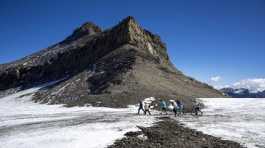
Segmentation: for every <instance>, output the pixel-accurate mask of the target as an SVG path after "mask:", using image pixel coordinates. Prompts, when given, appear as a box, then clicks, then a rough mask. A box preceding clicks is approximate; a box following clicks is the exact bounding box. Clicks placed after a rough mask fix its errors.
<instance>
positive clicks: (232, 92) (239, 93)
mask: <svg viewBox="0 0 265 148" xmlns="http://www.w3.org/2000/svg"><path fill="white" fill-rule="evenodd" d="M220 91H221V92H223V93H224V94H226V95H227V96H230V97H233V98H265V90H264V91H257V92H251V91H249V89H247V88H230V87H228V88H222V89H220Z"/></svg>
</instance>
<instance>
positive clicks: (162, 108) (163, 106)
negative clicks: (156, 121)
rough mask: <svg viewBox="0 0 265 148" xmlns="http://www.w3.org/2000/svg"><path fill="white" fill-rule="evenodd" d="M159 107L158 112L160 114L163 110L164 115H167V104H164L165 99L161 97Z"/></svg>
mask: <svg viewBox="0 0 265 148" xmlns="http://www.w3.org/2000/svg"><path fill="white" fill-rule="evenodd" d="M160 109H161V112H160V114H162V113H163V112H165V113H166V115H167V104H166V101H164V100H162V99H161V100H160Z"/></svg>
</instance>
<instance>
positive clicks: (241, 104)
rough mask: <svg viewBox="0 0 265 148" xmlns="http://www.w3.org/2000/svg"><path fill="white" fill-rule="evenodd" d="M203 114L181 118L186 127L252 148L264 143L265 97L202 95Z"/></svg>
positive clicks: (262, 147) (262, 146) (260, 147)
mask: <svg viewBox="0 0 265 148" xmlns="http://www.w3.org/2000/svg"><path fill="white" fill-rule="evenodd" d="M198 100H200V101H202V102H203V103H204V105H205V109H203V112H204V115H203V116H198V117H194V116H190V115H186V116H184V117H182V118H179V119H178V120H180V121H181V122H183V123H184V124H185V125H186V126H187V127H189V128H193V129H197V130H198V131H202V132H203V133H206V134H209V135H213V136H216V137H221V138H222V139H226V140H233V141H237V142H239V143H241V144H242V145H244V146H246V147H249V148H264V147H265V98H199V99H198Z"/></svg>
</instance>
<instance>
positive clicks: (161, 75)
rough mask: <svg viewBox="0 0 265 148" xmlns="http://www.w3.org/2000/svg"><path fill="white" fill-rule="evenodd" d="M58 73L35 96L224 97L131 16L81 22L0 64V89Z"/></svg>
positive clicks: (76, 99)
mask: <svg viewBox="0 0 265 148" xmlns="http://www.w3.org/2000/svg"><path fill="white" fill-rule="evenodd" d="M58 79H61V81H60V82H58V83H56V84H55V85H53V86H51V87H49V88H46V89H43V90H40V91H39V92H38V93H37V94H35V97H34V100H35V101H36V102H42V103H50V104H57V103H65V104H67V105H69V106H72V105H84V104H87V103H89V104H92V105H98V106H113V107H124V106H126V105H128V104H135V103H137V101H138V100H140V99H143V98H144V97H150V96H154V97H161V98H164V99H175V98H179V99H180V100H182V101H184V102H185V103H186V105H187V107H190V106H191V103H192V98H196V97H223V95H222V93H220V92H219V91H217V90H215V89H213V88H212V87H210V86H208V85H206V84H204V83H201V82H198V81H196V80H194V79H192V78H190V77H187V76H185V75H184V74H183V73H181V72H180V71H179V70H177V69H176V68H175V67H174V66H173V64H172V63H171V61H170V60H169V57H168V54H167V50H166V46H165V44H164V43H163V42H162V41H161V40H160V37H159V36H157V35H154V34H152V33H151V32H149V31H147V30H145V29H143V28H141V27H140V26H139V25H138V24H137V22H136V21H135V19H134V18H133V17H127V18H125V19H124V20H122V21H121V22H120V23H119V24H118V25H116V26H114V27H113V28H110V29H108V30H105V31H101V29H100V28H99V27H98V26H96V25H94V24H93V23H85V24H84V25H83V26H81V27H80V28H78V29H76V30H75V31H74V33H73V34H72V35H71V36H69V37H68V38H66V39H65V40H64V41H62V42H60V43H58V44H56V45H54V46H51V47H49V48H47V49H44V50H42V51H40V52H38V53H35V54H33V55H30V56H28V57H25V58H23V59H21V60H18V61H15V62H12V63H9V64H4V65H0V82H1V83H0V90H2V91H6V90H10V89H12V88H17V87H19V86H20V88H21V89H23V88H27V87H32V86H34V85H36V84H41V83H44V82H48V81H53V80H58Z"/></svg>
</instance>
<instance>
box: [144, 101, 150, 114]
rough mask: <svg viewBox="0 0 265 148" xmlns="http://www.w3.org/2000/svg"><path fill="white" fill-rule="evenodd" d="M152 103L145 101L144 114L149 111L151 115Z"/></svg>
mask: <svg viewBox="0 0 265 148" xmlns="http://www.w3.org/2000/svg"><path fill="white" fill-rule="evenodd" d="M150 106H151V105H150V104H149V103H147V102H145V103H144V114H145V115H146V112H148V114H149V115H151V113H150Z"/></svg>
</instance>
